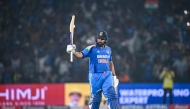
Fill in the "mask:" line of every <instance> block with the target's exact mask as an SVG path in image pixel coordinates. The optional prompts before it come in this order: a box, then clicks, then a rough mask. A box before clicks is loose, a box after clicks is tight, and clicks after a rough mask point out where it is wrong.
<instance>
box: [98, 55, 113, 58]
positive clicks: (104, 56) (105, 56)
mask: <svg viewBox="0 0 190 109" xmlns="http://www.w3.org/2000/svg"><path fill="white" fill-rule="evenodd" d="M97 58H110V55H97Z"/></svg>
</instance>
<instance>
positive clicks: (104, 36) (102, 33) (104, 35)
mask: <svg viewBox="0 0 190 109" xmlns="http://www.w3.org/2000/svg"><path fill="white" fill-rule="evenodd" d="M97 38H98V39H104V40H105V43H107V41H108V39H109V38H108V33H107V32H106V31H104V30H101V31H99V32H98V34H97V35H96V39H95V40H96V42H97Z"/></svg>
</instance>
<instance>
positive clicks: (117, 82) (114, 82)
mask: <svg viewBox="0 0 190 109" xmlns="http://www.w3.org/2000/svg"><path fill="white" fill-rule="evenodd" d="M118 84H119V80H118V79H117V77H116V76H113V86H114V87H117V86H118Z"/></svg>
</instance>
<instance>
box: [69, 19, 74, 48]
mask: <svg viewBox="0 0 190 109" xmlns="http://www.w3.org/2000/svg"><path fill="white" fill-rule="evenodd" d="M74 22H75V15H73V16H72V19H71V22H70V44H71V45H72V44H73V35H74V28H75V25H74Z"/></svg>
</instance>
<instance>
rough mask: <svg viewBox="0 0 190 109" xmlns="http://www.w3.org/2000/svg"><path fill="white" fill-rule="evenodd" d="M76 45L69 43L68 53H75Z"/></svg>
mask: <svg viewBox="0 0 190 109" xmlns="http://www.w3.org/2000/svg"><path fill="white" fill-rule="evenodd" d="M75 49H76V45H74V44H73V45H67V53H71V52H73V53H75Z"/></svg>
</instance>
